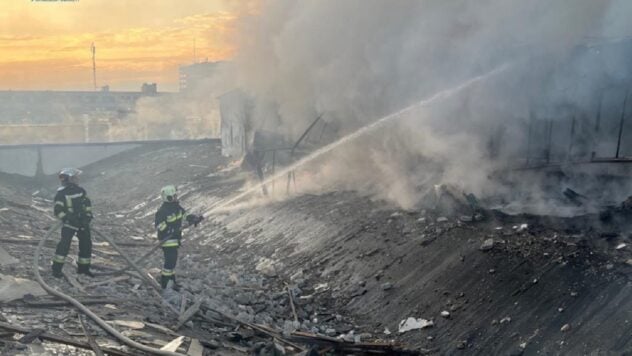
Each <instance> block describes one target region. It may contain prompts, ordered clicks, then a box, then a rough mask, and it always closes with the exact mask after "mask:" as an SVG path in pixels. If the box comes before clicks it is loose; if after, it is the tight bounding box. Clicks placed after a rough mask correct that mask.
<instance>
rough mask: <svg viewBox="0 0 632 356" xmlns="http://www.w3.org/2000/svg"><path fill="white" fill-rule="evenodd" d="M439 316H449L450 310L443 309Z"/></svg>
mask: <svg viewBox="0 0 632 356" xmlns="http://www.w3.org/2000/svg"><path fill="white" fill-rule="evenodd" d="M441 316H442V317H444V318H449V317H450V312H449V311H447V310H444V311H442V312H441Z"/></svg>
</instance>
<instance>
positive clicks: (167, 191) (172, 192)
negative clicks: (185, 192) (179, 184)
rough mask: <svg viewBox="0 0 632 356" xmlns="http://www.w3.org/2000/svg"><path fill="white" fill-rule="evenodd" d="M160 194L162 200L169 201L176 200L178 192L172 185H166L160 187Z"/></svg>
mask: <svg viewBox="0 0 632 356" xmlns="http://www.w3.org/2000/svg"><path fill="white" fill-rule="evenodd" d="M160 196H161V197H162V201H164V202H168V203H170V202H175V201H178V194H177V190H176V187H175V186H174V185H166V186H164V187H162V189H160Z"/></svg>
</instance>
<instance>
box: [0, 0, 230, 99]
mask: <svg viewBox="0 0 632 356" xmlns="http://www.w3.org/2000/svg"><path fill="white" fill-rule="evenodd" d="M235 17H236V16H235V14H233V13H231V8H230V6H228V5H227V4H226V1H221V0H78V1H68V0H66V1H62V0H57V1H54V0H53V1H51V0H48V1H44V0H39V1H37V0H35V1H32V0H2V1H1V2H0V90H92V88H93V84H92V59H91V52H90V45H91V43H92V42H94V43H95V46H96V58H97V86H99V87H100V86H103V85H109V86H110V89H111V90H131V91H138V90H140V86H141V84H142V83H143V82H156V83H158V89H159V90H160V91H177V89H178V66H179V65H181V64H190V63H193V53H194V51H193V48H194V43H195V47H196V48H197V51H196V52H197V56H196V57H197V59H198V61H204V60H206V59H207V58H208V60H209V61H216V60H223V59H229V58H231V56H232V54H233V52H234V49H233V48H232V47H231V46H230V45H229V44H228V43H227V40H226V38H227V34H228V33H229V32H230V29H231V26H232V24H233V22H234V20H235Z"/></svg>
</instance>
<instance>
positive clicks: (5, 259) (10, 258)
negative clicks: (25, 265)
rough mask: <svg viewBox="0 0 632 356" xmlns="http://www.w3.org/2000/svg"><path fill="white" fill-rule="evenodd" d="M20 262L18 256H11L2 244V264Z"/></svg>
mask: <svg viewBox="0 0 632 356" xmlns="http://www.w3.org/2000/svg"><path fill="white" fill-rule="evenodd" d="M18 262H20V261H19V260H18V259H17V258H15V257H13V256H11V255H10V254H9V253H8V252H7V251H6V250H5V249H3V248H2V247H1V246H0V266H9V265H14V264H16V263H18Z"/></svg>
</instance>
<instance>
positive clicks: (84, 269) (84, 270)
mask: <svg viewBox="0 0 632 356" xmlns="http://www.w3.org/2000/svg"><path fill="white" fill-rule="evenodd" d="M77 274H83V275H86V276H88V277H94V274H92V272H90V265H84V264H81V265H77Z"/></svg>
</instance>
